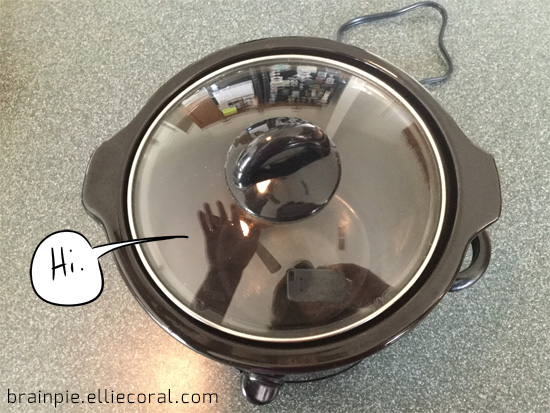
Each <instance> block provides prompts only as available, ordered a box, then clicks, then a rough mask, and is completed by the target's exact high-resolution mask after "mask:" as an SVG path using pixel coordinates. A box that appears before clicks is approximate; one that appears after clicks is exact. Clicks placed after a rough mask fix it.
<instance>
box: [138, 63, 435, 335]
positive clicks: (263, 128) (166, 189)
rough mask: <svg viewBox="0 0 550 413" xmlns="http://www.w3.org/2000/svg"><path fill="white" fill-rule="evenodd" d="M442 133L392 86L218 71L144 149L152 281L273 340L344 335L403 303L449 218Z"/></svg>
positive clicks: (344, 78)
mask: <svg viewBox="0 0 550 413" xmlns="http://www.w3.org/2000/svg"><path fill="white" fill-rule="evenodd" d="M443 182H444V177H443V168H442V165H441V159H440V156H439V154H438V152H437V150H436V146H435V143H434V142H433V138H432V136H431V134H430V131H429V130H428V128H427V127H426V126H425V124H424V122H423V121H422V119H421V118H420V117H419V116H418V114H417V113H416V112H415V111H414V109H413V108H412V107H411V106H410V105H409V104H408V103H407V102H406V101H404V99H403V98H402V97H400V96H399V95H398V94H397V93H396V92H395V91H394V90H393V89H391V88H390V87H389V86H387V85H386V84H384V83H383V82H381V81H380V80H378V79H377V78H375V77H373V76H372V75H370V74H368V73H366V72H363V71H361V70H359V69H357V68H354V67H352V66H348V65H346V64H342V63H339V62H337V61H334V60H329V59H324V58H319V57H312V56H302V55H280V56H270V57H263V58H256V59H252V60H248V61H244V62H242V63H238V64H234V65H232V66H229V67H226V68H224V69H221V70H218V71H217V72H214V73H211V74H210V75H208V76H206V77H205V78H203V79H201V80H199V81H198V82H196V83H195V84H193V85H191V86H189V87H188V88H187V89H185V90H184V91H183V92H182V93H180V95H178V96H177V97H176V98H175V99H173V100H172V101H171V102H170V103H169V104H168V105H167V107H166V108H165V109H164V111H163V112H162V113H161V114H160V115H159V116H158V117H157V118H156V119H155V121H154V122H153V123H152V125H151V126H150V128H149V130H148V131H147V133H146V135H145V136H144V138H143V140H142V142H141V144H140V147H139V148H138V151H137V153H136V157H135V159H134V163H133V165H132V170H131V174H130V182H129V192H128V211H129V218H130V226H131V230H132V235H133V236H134V237H135V238H145V237H153V236H162V235H168V234H179V233H181V234H186V235H189V239H188V240H186V241H185V242H184V241H178V240H172V241H165V242H162V243H150V244H143V245H139V246H137V247H136V248H137V249H138V252H139V255H140V258H141V259H142V261H143V263H144V266H145V267H146V269H147V271H148V273H149V275H150V276H151V278H152V280H153V281H154V282H155V283H156V284H157V285H158V286H159V288H161V289H162V290H163V291H164V293H165V294H166V295H167V296H168V297H169V298H170V299H171V300H172V301H173V302H174V303H175V304H176V305H178V306H179V307H180V308H181V309H182V311H185V312H186V313H187V314H189V315H191V316H193V317H195V318H196V319H198V320H200V321H202V322H203V323H205V324H208V325H210V326H212V327H215V328H217V329H219V330H222V331H224V332H226V333H229V334H233V335H237V336H240V337H245V338H249V339H254V340H262V341H303V340H312V339H316V338H321V337H325V336H330V335H334V334H338V333H340V332H343V331H346V330H349V329H351V328H353V327H355V326H358V325H360V324H362V323H364V322H366V321H367V320H370V319H372V318H373V317H375V316H376V315H378V314H380V313H381V312H382V311H384V310H385V309H386V308H388V307H389V306H391V305H392V304H393V303H394V302H395V301H396V300H397V299H398V298H399V297H400V296H401V295H402V294H403V293H404V292H405V291H406V290H407V289H409V288H410V286H411V285H412V284H413V283H414V282H415V281H416V279H417V278H418V277H419V275H420V273H421V272H422V271H423V269H424V267H425V266H426V264H427V262H428V260H429V259H430V257H431V255H432V253H433V250H434V248H435V245H436V244H437V240H438V238H439V234H440V232H441V226H442V217H443V214H444V210H445V189H444V187H443Z"/></svg>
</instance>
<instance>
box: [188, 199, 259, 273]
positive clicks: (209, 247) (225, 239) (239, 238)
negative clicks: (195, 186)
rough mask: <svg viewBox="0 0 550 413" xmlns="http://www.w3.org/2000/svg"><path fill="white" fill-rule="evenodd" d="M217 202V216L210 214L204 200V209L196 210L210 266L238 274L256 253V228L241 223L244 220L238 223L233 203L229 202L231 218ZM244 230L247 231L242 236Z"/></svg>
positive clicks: (257, 228)
mask: <svg viewBox="0 0 550 413" xmlns="http://www.w3.org/2000/svg"><path fill="white" fill-rule="evenodd" d="M217 205H218V211H219V216H216V215H214V214H213V213H212V210H211V209H210V205H209V204H208V203H205V204H204V212H203V211H199V221H200V224H201V228H202V230H203V232H204V238H205V241H206V255H207V258H208V262H209V264H210V268H211V269H216V270H218V271H224V272H227V271H228V272H231V273H232V274H235V273H241V272H242V271H243V270H244V268H245V267H246V266H247V265H248V263H249V262H250V260H251V259H252V256H253V255H254V253H255V252H256V248H257V247H258V238H259V237H260V229H259V227H258V226H257V225H253V224H251V223H248V224H247V223H245V222H244V220H243V221H242V223H243V224H241V219H240V218H241V217H240V213H239V209H238V207H237V206H236V205H234V204H231V219H229V218H228V216H227V213H226V212H225V208H224V206H223V204H222V203H221V202H220V201H218V202H217ZM241 225H243V226H241ZM245 225H246V227H248V231H246V228H245V227H244V226H245ZM246 232H248V233H247V234H246V235H245V233H246Z"/></svg>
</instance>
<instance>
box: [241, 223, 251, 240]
mask: <svg viewBox="0 0 550 413" xmlns="http://www.w3.org/2000/svg"><path fill="white" fill-rule="evenodd" d="M241 229H242V230H243V235H244V236H245V237H246V236H248V233H249V232H250V228H248V225H247V224H246V222H244V221H241Z"/></svg>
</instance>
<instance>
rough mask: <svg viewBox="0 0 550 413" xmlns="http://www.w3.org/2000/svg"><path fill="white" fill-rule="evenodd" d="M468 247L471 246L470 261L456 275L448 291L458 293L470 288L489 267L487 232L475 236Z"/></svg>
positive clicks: (489, 246)
mask: <svg viewBox="0 0 550 413" xmlns="http://www.w3.org/2000/svg"><path fill="white" fill-rule="evenodd" d="M470 245H471V246H472V261H471V263H470V265H469V266H468V267H467V268H465V269H463V270H462V271H460V272H459V273H458V275H457V276H456V278H455V280H454V282H453V285H452V286H451V288H450V290H449V291H452V292H454V291H460V290H463V289H465V288H468V287H470V286H472V285H473V284H474V283H475V282H476V281H477V280H479V279H480V278H481V276H482V275H483V274H485V271H486V270H487V267H489V262H490V261H491V239H490V238H489V233H488V232H487V230H484V231H481V233H479V234H478V235H476V237H475V238H474V239H473V240H472V241H471V242H470Z"/></svg>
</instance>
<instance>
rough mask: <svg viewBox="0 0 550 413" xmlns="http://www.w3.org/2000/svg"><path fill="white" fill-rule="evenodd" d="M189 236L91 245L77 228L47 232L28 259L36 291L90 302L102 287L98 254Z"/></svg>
mask: <svg viewBox="0 0 550 413" xmlns="http://www.w3.org/2000/svg"><path fill="white" fill-rule="evenodd" d="M174 238H188V237H187V236H186V235H177V236H167V237H154V238H142V239H135V240H131V241H124V242H117V243H112V244H105V245H99V246H97V247H93V248H92V246H91V245H90V242H89V241H88V240H87V239H86V237H84V235H82V234H80V233H78V232H76V231H70V230H65V231H58V232H54V233H53V234H50V235H48V236H47V237H46V238H44V239H43V240H42V241H41V242H40V244H38V246H37V247H36V250H35V251H34V255H33V257H32V262H31V284H32V288H33V289H34V292H35V294H36V295H37V296H38V297H40V298H41V299H42V300H44V301H46V302H47V303H50V304H55V305H62V306H76V305H84V304H88V303H91V302H92V301H94V300H95V299H96V298H97V297H99V296H100V295H101V292H102V291H103V272H102V271H101V266H100V265H99V261H98V259H99V257H101V256H103V255H105V254H107V253H108V252H111V251H112V250H115V249H117V248H122V247H126V246H128V245H134V244H141V243H144V242H153V241H163V240H168V239H174Z"/></svg>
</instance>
